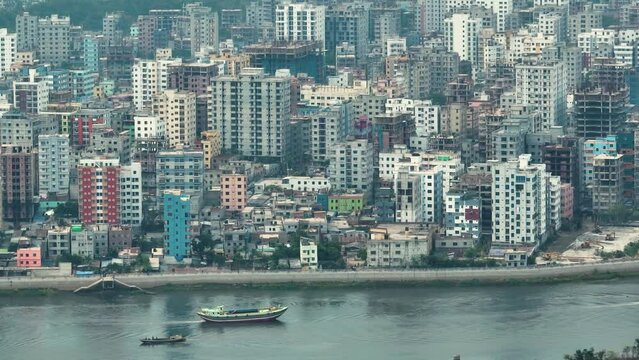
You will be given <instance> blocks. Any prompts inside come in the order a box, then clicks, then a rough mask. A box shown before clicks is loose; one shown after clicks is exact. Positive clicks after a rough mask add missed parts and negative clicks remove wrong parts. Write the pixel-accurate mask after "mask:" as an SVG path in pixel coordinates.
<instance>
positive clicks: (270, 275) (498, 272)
mask: <svg viewBox="0 0 639 360" xmlns="http://www.w3.org/2000/svg"><path fill="white" fill-rule="evenodd" d="M603 274H611V275H623V276H629V275H635V274H639V261H611V262H602V263H592V264H579V265H568V266H543V267H526V268H488V269H440V270H359V271H316V272H292V271H291V272H286V271H280V272H273V271H271V272H266V271H265V272H261V271H260V272H258V271H256V272H250V271H249V272H214V273H210V272H206V273H189V274H171V273H162V274H155V275H145V274H123V275H117V278H118V279H120V280H121V281H123V282H125V283H127V284H129V285H132V286H138V287H141V288H143V289H150V288H154V287H158V286H164V285H169V284H170V285H196V284H229V285H231V284H283V283H327V284H330V283H366V282H393V283H401V282H416V283H420V282H423V283H428V282H473V281H477V282H482V283H503V282H504V281H515V282H516V281H524V282H525V281H530V282H542V281H555V280H566V279H570V278H589V277H597V276H600V275H603ZM99 279H100V277H99V276H96V277H88V278H87V277H82V278H76V277H56V278H53V277H51V278H35V277H6V278H0V290H10V289H57V290H65V291H72V290H75V289H77V288H80V287H82V286H87V285H90V284H91V283H94V282H95V281H96V280H99Z"/></svg>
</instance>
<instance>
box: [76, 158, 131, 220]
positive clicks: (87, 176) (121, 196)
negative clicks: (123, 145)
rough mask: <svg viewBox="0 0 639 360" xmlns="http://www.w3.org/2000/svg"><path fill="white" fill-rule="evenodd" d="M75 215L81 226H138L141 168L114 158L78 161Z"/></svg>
mask: <svg viewBox="0 0 639 360" xmlns="http://www.w3.org/2000/svg"><path fill="white" fill-rule="evenodd" d="M78 183H79V192H80V199H79V203H78V206H79V213H80V221H81V222H82V223H83V224H110V225H120V224H126V225H140V224H141V222H142V167H141V165H140V163H137V162H134V163H131V165H126V166H124V165H120V160H119V159H117V158H93V159H81V160H80V163H79V166H78Z"/></svg>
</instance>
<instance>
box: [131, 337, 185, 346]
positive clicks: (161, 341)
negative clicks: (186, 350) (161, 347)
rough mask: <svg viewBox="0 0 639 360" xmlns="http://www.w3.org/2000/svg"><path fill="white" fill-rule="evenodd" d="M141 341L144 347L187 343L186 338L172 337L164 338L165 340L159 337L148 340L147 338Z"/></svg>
mask: <svg viewBox="0 0 639 360" xmlns="http://www.w3.org/2000/svg"><path fill="white" fill-rule="evenodd" d="M140 341H142V345H157V344H172V343H178V342H184V341H186V336H182V335H171V336H169V337H163V338H159V337H151V338H148V337H147V338H144V339H140Z"/></svg>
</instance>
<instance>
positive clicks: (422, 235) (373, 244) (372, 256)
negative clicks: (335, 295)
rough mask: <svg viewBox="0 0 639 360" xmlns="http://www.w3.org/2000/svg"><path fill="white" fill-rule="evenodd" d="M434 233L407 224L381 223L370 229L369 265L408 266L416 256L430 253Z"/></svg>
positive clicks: (367, 247) (367, 249)
mask: <svg viewBox="0 0 639 360" xmlns="http://www.w3.org/2000/svg"><path fill="white" fill-rule="evenodd" d="M432 249H433V234H432V233H431V231H430V230H429V229H428V228H415V227H414V226H407V225H406V224H380V225H379V227H376V228H371V229H370V238H369V240H368V241H367V242H366V252H367V257H366V263H367V265H368V266H369V267H406V266H408V265H410V263H411V262H412V261H413V259H414V258H415V257H419V256H421V255H429V254H430V253H431V251H432Z"/></svg>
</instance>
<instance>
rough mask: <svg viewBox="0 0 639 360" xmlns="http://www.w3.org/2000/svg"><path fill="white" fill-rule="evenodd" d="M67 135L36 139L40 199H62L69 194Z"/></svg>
mask: <svg viewBox="0 0 639 360" xmlns="http://www.w3.org/2000/svg"><path fill="white" fill-rule="evenodd" d="M69 154H70V148H69V135H68V134H64V135H40V136H39V137H38V185H39V186H38V187H39V192H40V198H44V199H47V198H56V197H57V198H64V197H66V196H68V194H69V171H70V164H69Z"/></svg>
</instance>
